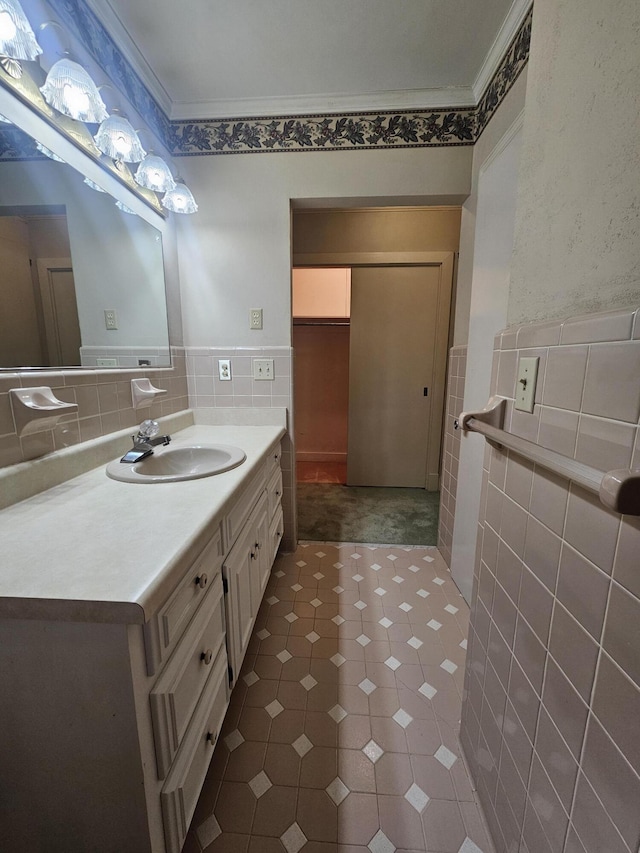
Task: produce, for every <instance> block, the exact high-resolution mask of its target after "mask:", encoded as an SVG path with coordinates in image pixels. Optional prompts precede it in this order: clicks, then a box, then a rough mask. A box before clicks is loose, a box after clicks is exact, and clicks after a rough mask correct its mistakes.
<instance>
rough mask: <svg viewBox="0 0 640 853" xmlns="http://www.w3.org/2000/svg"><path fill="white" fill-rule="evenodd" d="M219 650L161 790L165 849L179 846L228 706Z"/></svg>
mask: <svg viewBox="0 0 640 853" xmlns="http://www.w3.org/2000/svg"><path fill="white" fill-rule="evenodd" d="M222 652H223V650H221V653H220V654H219V655H218V658H217V659H216V661H215V664H214V669H213V672H212V673H211V677H210V678H209V680H208V681H207V685H206V687H205V690H204V693H203V695H202V699H201V700H200V702H199V703H198V707H197V708H196V711H195V714H194V715H193V719H192V721H191V725H190V726H189V729H188V731H187V734H186V735H185V738H184V741H183V743H182V746H181V748H180V751H179V752H178V755H177V757H176V760H175V762H174V764H173V767H172V768H171V772H170V773H169V776H168V777H167V781H166V782H165V785H164V787H163V789H162V792H161V794H160V800H161V803H162V815H163V821H164V831H165V842H166V848H167V853H180V851H181V850H182V846H183V844H184V840H185V838H186V836H187V830H188V829H189V824H190V823H191V818H192V817H193V813H194V811H195V808H196V803H197V802H198V797H199V795H200V790H201V788H202V783H203V782H204V778H205V776H206V773H207V768H208V767H209V763H210V762H211V758H212V756H213V748H214V746H215V744H216V741H217V739H218V734H219V733H220V729H221V727H222V721H223V718H224V715H225V711H226V709H227V705H228V700H229V680H228V677H227V659H226V655H224V654H222Z"/></svg>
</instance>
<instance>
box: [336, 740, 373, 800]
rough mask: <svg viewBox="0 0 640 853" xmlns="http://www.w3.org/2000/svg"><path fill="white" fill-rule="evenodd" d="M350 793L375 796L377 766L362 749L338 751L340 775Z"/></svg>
mask: <svg viewBox="0 0 640 853" xmlns="http://www.w3.org/2000/svg"><path fill="white" fill-rule="evenodd" d="M337 775H338V776H339V777H340V778H341V779H342V781H343V782H344V784H345V785H346V786H347V788H349V790H350V791H356V792H360V793H370V794H373V793H375V791H376V777H375V765H374V764H372V763H371V761H370V760H369V759H368V758H367V756H366V755H365V754H364V752H363V751H362V750H361V749H340V750H339V751H338V773H337Z"/></svg>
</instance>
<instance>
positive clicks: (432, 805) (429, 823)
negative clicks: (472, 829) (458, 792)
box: [422, 800, 466, 853]
mask: <svg viewBox="0 0 640 853" xmlns="http://www.w3.org/2000/svg"><path fill="white" fill-rule="evenodd" d="M422 823H423V826H424V834H425V839H426V842H427V849H428V850H438V851H442V853H458V851H459V850H460V847H461V845H462V842H463V841H464V839H465V837H466V830H465V827H464V822H463V820H462V815H461V813H460V807H459V806H458V804H457V803H456V802H454V801H452V800H431V801H430V802H429V804H428V806H427V808H426V809H425V810H424V812H423V814H422Z"/></svg>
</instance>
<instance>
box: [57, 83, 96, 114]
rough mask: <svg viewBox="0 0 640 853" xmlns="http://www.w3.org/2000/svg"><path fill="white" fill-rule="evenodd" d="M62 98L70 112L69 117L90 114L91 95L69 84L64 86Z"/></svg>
mask: <svg viewBox="0 0 640 853" xmlns="http://www.w3.org/2000/svg"><path fill="white" fill-rule="evenodd" d="M62 98H63V100H64V103H65V105H66V106H67V109H68V111H69V112H68V115H83V114H86V113H88V112H89V110H90V108H91V99H90V98H89V95H87V93H86V92H83V91H82V89H79V88H78V87H77V86H72V85H70V84H69V83H66V84H65V86H64V90H63V95H62Z"/></svg>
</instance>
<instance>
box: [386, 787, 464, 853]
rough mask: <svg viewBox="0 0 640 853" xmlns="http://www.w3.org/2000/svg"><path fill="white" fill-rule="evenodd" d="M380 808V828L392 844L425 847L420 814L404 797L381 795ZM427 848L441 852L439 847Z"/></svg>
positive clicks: (409, 847) (401, 846)
mask: <svg viewBox="0 0 640 853" xmlns="http://www.w3.org/2000/svg"><path fill="white" fill-rule="evenodd" d="M427 808H428V806H427ZM378 809H379V814H380V828H381V829H382V831H383V832H384V834H385V835H386V836H387V838H388V839H389V841H391V843H392V844H395V846H396V847H399V848H403V847H404V848H407V849H415V850H420V849H425V845H424V830H423V826H422V821H421V819H420V815H419V814H418V812H417V811H416V810H415V809H414V808H413V806H411V805H410V804H409V803H408V802H407V800H405V798H404V797H389V796H379V797H378ZM426 849H429V850H431V849H433V850H437V851H438V853H440V851H439V848H437V847H433V848H426ZM456 853H457V851H456Z"/></svg>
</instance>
